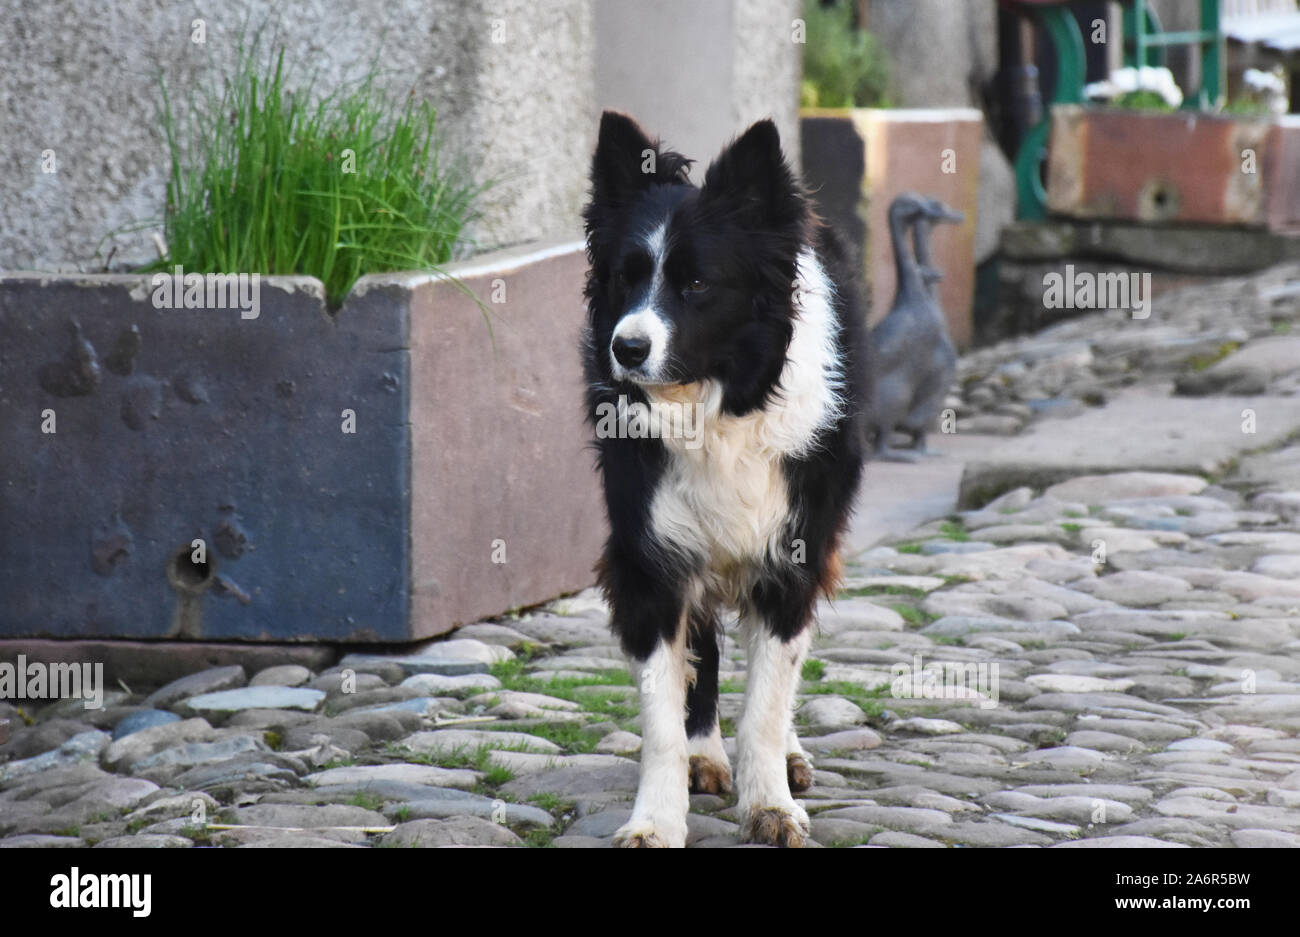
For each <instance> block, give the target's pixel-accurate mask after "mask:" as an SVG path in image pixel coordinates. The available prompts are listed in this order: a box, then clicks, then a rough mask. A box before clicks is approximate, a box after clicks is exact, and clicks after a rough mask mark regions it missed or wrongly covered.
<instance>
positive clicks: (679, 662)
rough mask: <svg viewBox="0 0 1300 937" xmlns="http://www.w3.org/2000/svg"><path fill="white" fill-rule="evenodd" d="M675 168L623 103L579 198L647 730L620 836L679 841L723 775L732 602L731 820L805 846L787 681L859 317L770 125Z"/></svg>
mask: <svg viewBox="0 0 1300 937" xmlns="http://www.w3.org/2000/svg"><path fill="white" fill-rule="evenodd" d="M689 166H690V160H687V159H685V158H684V157H683V156H681V155H680V154H678V153H674V152H671V151H668V150H664V149H662V148H661V147H660V146H659V144H658V143H656V142H653V141H651V140H650V139H649V138H647V137H646V135H645V134H644V133H643V132H642V131H641V129H640V128H639V127H638V126H637V125H636V123H634V122H633V121H632V120H631V119H629V118H628V117H625V116H623V115H622V114H617V113H613V112H606V113H605V114H604V116H603V117H602V118H601V122H600V134H599V140H598V142H597V145H596V154H595V157H594V159H593V163H592V170H591V186H592V193H591V201H590V203H589V204H588V205H587V207H586V209H585V211H584V218H585V220H586V232H587V254H588V259H589V261H590V264H591V269H590V273H589V275H588V279H587V286H586V296H587V301H588V321H587V327H586V329H585V330H584V335H583V353H584V358H585V360H584V364H585V372H586V380H587V406H588V417H589V419H590V421H591V422H592V424H593V426H594V427H595V430H596V432H595V435H596V449H597V451H598V453H599V457H598V463H599V469H600V472H601V474H602V477H603V481H604V489H605V506H606V510H607V512H608V516H609V526H610V535H609V540H608V541H607V543H606V545H605V550H604V555H603V557H602V559H601V561H600V563H599V565H598V567H597V571H598V575H599V580H600V584H601V586H602V588H603V589H604V592H605V595H606V597H607V599H608V601H609V604H610V607H611V610H612V627H613V630H614V632H615V634H616V635H617V636H618V638H619V641H620V643H621V644H622V646H623V649H624V651H626V652H627V654H628V656H629V657H630V658H632V659H633V660H634V661H635V668H636V672H637V673H638V678H639V680H638V682H639V689H640V697H641V719H642V736H643V742H642V750H641V781H640V787H639V790H638V793H637V798H636V805H635V807H634V809H633V811H632V817H631V819H630V820H629V821H628V823H627V824H626V825H624V826H623V828H622V829H620V830H619V831H618V833H617V834H616V836H615V843H616V845H619V846H632V847H643V846H683V845H685V842H686V814H687V808H688V805H689V799H688V798H689V793H690V792H691V791H700V792H711V793H722V792H725V791H728V790H730V789H731V766H730V764H729V762H728V759H727V754H726V752H725V751H724V749H723V742H722V733H721V731H720V730H719V727H718V658H719V644H720V641H721V638H722V634H721V614H722V612H723V611H724V610H725V609H731V610H734V611H735V612H736V613H737V614H738V616H739V626H740V634H741V635H742V637H743V642H744V645H745V648H746V651H747V655H748V679H747V682H746V686H745V707H744V714H743V716H742V717H741V719H740V723H739V726H738V730H737V733H736V747H737V763H736V789H737V797H738V799H739V806H740V811H741V815H742V818H743V826H742V832H743V836H744V838H745V839H746V840H747V841H751V842H758V843H767V844H771V845H778V846H801V845H803V844H804V841H805V838H806V836H807V832H808V815H807V814H806V813H805V812H804V810H803V808H802V807H801V806H800V805H799V804H797V803H796V802H795V800H794V797H793V793H799V792H802V791H804V790H806V789H807V788H808V787H809V786H810V785H811V783H812V767H811V761H810V759H809V757H808V755H807V754H806V753H805V752H804V751H803V750H802V749H801V748H800V746H799V740H798V738H797V737H796V735H795V733H794V729H793V725H792V721H793V712H792V711H793V707H794V694H795V692H796V689H797V687H798V682H799V679H800V669H801V667H802V664H803V659H804V656H805V654H806V652H807V649H808V645H809V642H810V638H811V636H810V632H809V625H810V623H811V619H812V616H813V610H814V605H815V603H816V599H817V595H818V593H819V592H825V593H827V594H830V593H832V592H833V590H834V589H835V588H836V584H837V581H838V578H839V560H838V554H837V549H836V548H837V541H838V540H839V537H840V534H841V532H842V530H843V528H844V526H845V523H846V521H847V518H848V515H849V510H850V506H851V504H852V501H853V496H854V493H855V492H856V490H857V487H858V481H859V477H860V475H861V470H862V464H863V458H864V451H863V450H864V445H863V435H862V434H863V428H862V424H863V418H864V417H863V414H864V409H865V406H866V401H865V396H866V393H867V391H866V380H865V376H864V374H863V373H862V372H863V370H864V368H863V363H864V353H865V352H864V349H865V345H864V342H865V337H864V331H865V330H864V327H863V325H862V323H861V321H860V319H859V315H858V311H857V309H856V308H855V303H854V301H853V298H852V296H851V294H850V290H851V279H850V278H849V277H847V276H843V275H841V274H839V273H838V272H834V273H833V272H832V267H836V268H838V267H840V266H842V264H843V258H842V255H841V254H840V253H839V252H838V251H837V250H836V249H835V248H834V246H833V244H832V241H831V238H830V235H829V232H828V231H827V230H826V229H825V228H824V227H823V226H822V225H821V223H820V222H819V221H818V220H817V219H816V218H815V217H814V215H813V213H812V211H811V208H810V205H809V201H808V199H807V197H806V195H805V194H804V191H803V189H802V187H801V185H800V184H799V182H798V181H797V180H796V178H795V177H794V175H793V174H792V173H791V171H790V168H789V167H788V166H787V164H786V161H785V158H784V156H783V155H782V153H781V142H780V138H779V136H778V134H777V130H776V127H775V126H774V125H773V124H772V122H771V121H766V120H765V121H761V122H759V123H756V124H754V125H753V126H752V127H750V128H749V130H747V131H746V132H745V133H744V134H743V135H741V136H740V137H739V138H738V139H736V140H735V141H734V142H732V143H731V144H730V145H729V146H728V147H727V148H726V149H725V150H724V151H723V152H722V154H721V155H720V156H719V157H718V158H717V160H715V161H714V163H713V164H712V165H711V166H710V167H709V169H708V171H707V172H706V173H705V175H704V184H703V186H701V187H696V186H695V185H693V184H691V183H690V181H689V180H688V178H687V170H688V168H689ZM612 414H617V415H618V417H619V419H618V420H617V421H615V420H613V419H607V417H610V416H611V415H612ZM683 414H684V415H685V418H684V419H683V418H682V417H683ZM638 415H639V418H640V422H639V423H638ZM629 416H630V417H631V420H630V421H629V419H627V417H629ZM638 426H639V429H638ZM647 426H648V427H650V428H653V427H656V426H657V427H659V428H660V431H659V432H657V433H655V432H646V431H645V430H646V427H647ZM684 427H690V428H691V430H692V431H691V432H678V431H677V430H679V429H682V428H684Z"/></svg>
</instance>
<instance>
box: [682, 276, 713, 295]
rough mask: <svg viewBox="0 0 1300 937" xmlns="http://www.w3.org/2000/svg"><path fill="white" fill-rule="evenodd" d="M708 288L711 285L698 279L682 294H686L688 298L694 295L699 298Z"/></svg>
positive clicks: (687, 286) (688, 285)
mask: <svg viewBox="0 0 1300 937" xmlns="http://www.w3.org/2000/svg"><path fill="white" fill-rule="evenodd" d="M708 288H709V284H707V283H705V282H704V281H703V280H698V279H697V280H692V281H691V282H689V283H687V284H686V288H685V289H683V290H682V292H683V293H685V294H686V295H687V296H690V295H692V294H693V295H696V296H698V295H699V294H700V293H703V292H704V291H706V290H707V289H708Z"/></svg>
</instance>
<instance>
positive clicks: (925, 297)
mask: <svg viewBox="0 0 1300 937" xmlns="http://www.w3.org/2000/svg"><path fill="white" fill-rule="evenodd" d="M963 217H964V216H962V215H961V214H959V213H957V212H954V211H953V210H952V209H950V208H948V206H946V205H944V204H943V202H941V201H939V200H938V199H930V198H926V197H924V196H921V195H916V194H915V193H911V192H906V193H904V194H902V195H900V196H898V197H897V198H896V199H894V201H893V202H892V203H891V204H890V206H889V233H890V238H891V241H892V244H893V248H894V264H895V268H896V270H897V273H898V292H897V294H896V295H895V297H894V304H893V306H892V307H891V308H890V310H889V314H888V315H886V316H885V318H884V319H882V320H881V321H880V322H879V324H877V325H876V327H875V328H874V329H872V331H871V337H872V343H873V345H874V346H875V369H876V375H875V377H876V380H875V399H874V401H873V413H872V416H873V419H872V421H871V422H872V426H873V429H874V432H875V454H876V457H877V458H879V459H884V460H886V461H894V462H912V461H915V460H916V457H917V455H919V454H930V453H927V452H926V450H925V435H926V433H927V431H928V430H929V428H930V426H931V425H932V423H933V421H934V419H935V417H936V416H938V414H939V409H940V408H941V407H942V405H943V399H944V397H945V396H946V394H947V393H948V388H949V387H950V386H951V384H952V379H953V375H954V374H955V373H956V367H957V350H956V349H955V348H954V347H953V344H952V340H951V339H950V338H949V337H948V327H947V323H946V320H945V319H944V314H943V310H942V309H941V308H940V307H939V304H938V302H936V300H935V298H934V294H933V284H934V283H935V282H937V281H938V280H940V279H942V277H943V273H942V272H941V271H939V270H938V269H937V268H935V267H934V266H933V265H932V264H931V255H930V240H929V238H930V229H931V228H932V227H933V226H934V225H935V224H936V223H939V222H957V221H961V220H962V218H963ZM909 228H911V229H912V240H913V245H914V249H915V255H914V256H913V253H912V251H909V250H908V243H907V234H908V229H909ZM893 432H902V433H905V434H906V435H908V436H910V437H911V439H912V442H911V447H910V449H911V450H912V451H902V450H898V449H894V448H892V447H891V446H890V445H889V436H890V434H891V433H893Z"/></svg>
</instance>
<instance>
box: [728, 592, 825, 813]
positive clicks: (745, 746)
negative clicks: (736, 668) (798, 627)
mask: <svg viewBox="0 0 1300 937" xmlns="http://www.w3.org/2000/svg"><path fill="white" fill-rule="evenodd" d="M742 626H743V628H744V638H745V645H746V647H745V650H746V658H747V662H748V676H747V678H746V680H745V708H744V711H743V712H742V713H741V716H740V724H739V725H738V726H737V727H736V753H737V757H736V795H737V800H738V802H739V806H740V810H741V813H742V816H744V815H747V814H748V811H749V810H750V809H751V808H758V807H780V808H782V809H784V810H787V811H789V812H790V813H792V814H793V815H794V816H795V818H796V819H797V820H799V821H800V823H801V825H802V826H803V827H804V829H807V825H808V816H807V814H806V813H805V812H804V811H803V810H802V808H800V807H799V806H798V805H797V804H796V803H795V801H794V798H793V797H791V796H790V785H789V782H788V781H787V778H786V757H785V756H786V754H787V753H788V752H789V751H790V745H789V742H790V735H791V730H792V728H793V725H792V723H793V718H794V712H793V711H794V697H795V689H796V688H797V685H798V678H799V669H800V667H801V666H802V664H803V659H804V655H806V654H807V653H808V646H809V644H810V643H811V642H812V630H811V629H809V628H805V629H804V630H803V631H801V632H800V633H799V634H798V635H797V636H795V637H794V638H792V639H791V640H790V641H788V642H783V641H781V639H780V638H777V637H774V636H773V635H772V632H771V631H770V630H769V629H768V627H767V625H766V624H765V623H764V622H762V621H761V620H758V619H757V618H753V617H747V618H746V620H745V621H743V622H742ZM796 744H797V743H796Z"/></svg>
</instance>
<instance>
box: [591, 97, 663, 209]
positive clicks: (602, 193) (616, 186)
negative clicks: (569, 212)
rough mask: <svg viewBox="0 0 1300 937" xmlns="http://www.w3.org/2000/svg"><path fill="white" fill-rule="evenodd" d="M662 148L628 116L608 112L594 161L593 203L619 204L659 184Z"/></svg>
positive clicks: (601, 122)
mask: <svg viewBox="0 0 1300 937" xmlns="http://www.w3.org/2000/svg"><path fill="white" fill-rule="evenodd" d="M659 161H660V152H659V145H658V144H657V143H656V142H654V141H653V140H651V139H650V138H649V137H647V136H646V135H645V132H644V131H643V130H642V129H641V128H640V127H639V126H637V122H636V121H634V120H633V119H632V118H631V117H628V116H627V115H626V114H620V113H618V112H617V111H606V112H605V113H604V114H602V115H601V117H600V133H599V135H598V137H597V139H596V155H595V157H593V158H592V161H591V198H592V201H593V202H599V203H605V204H618V203H620V202H623V201H625V200H626V199H627V198H628V197H629V196H631V195H635V194H636V193H638V192H640V191H642V190H643V189H645V188H646V187H647V186H649V185H650V183H652V182H654V181H656V178H657V176H658V169H659Z"/></svg>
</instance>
